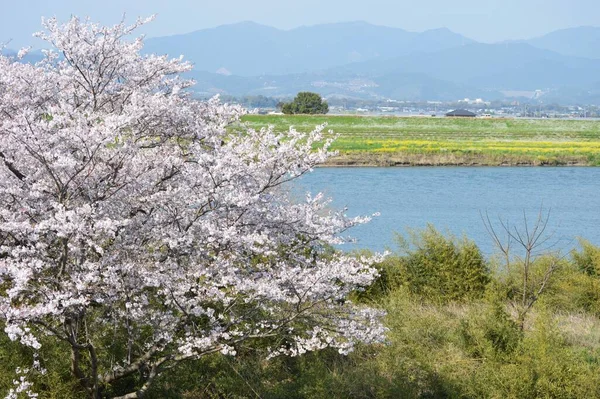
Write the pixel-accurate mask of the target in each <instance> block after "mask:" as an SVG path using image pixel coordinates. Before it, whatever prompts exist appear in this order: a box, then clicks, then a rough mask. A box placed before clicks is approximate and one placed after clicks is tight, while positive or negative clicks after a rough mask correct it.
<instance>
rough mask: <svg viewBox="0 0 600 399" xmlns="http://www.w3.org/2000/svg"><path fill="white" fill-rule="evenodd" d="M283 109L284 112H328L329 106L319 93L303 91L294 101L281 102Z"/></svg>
mask: <svg viewBox="0 0 600 399" xmlns="http://www.w3.org/2000/svg"><path fill="white" fill-rule="evenodd" d="M281 111H282V112H283V113H284V114H326V113H327V112H329V106H328V105H327V102H326V101H323V99H322V98H321V96H320V95H319V94H317V93H311V92H309V91H303V92H300V93H298V94H297V95H296V97H294V99H293V100H292V102H289V103H284V104H281Z"/></svg>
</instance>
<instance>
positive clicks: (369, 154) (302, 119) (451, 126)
mask: <svg viewBox="0 0 600 399" xmlns="http://www.w3.org/2000/svg"><path fill="white" fill-rule="evenodd" d="M243 120H244V122H245V123H246V124H247V125H248V126H249V127H252V128H259V127H262V126H266V125H273V126H274V127H275V130H276V131H285V130H287V129H289V126H290V125H292V126H294V127H295V128H296V129H297V130H299V131H310V130H311V129H313V128H314V127H315V125H320V124H322V123H327V128H328V129H331V130H332V131H333V132H334V133H335V134H336V135H338V138H337V139H336V140H335V142H334V144H333V146H332V149H333V150H337V151H339V156H338V157H335V158H331V159H330V160H329V161H328V164H329V165H363V166H364V165H372V166H394V165H488V166H499V165H589V166H592V165H593V166H596V165H600V121H596V120H560V119H535V120H534V119H510V118H486V119H483V118H477V119H471V118H468V119H463V118H431V117H390V116H341V115H340V116H331V115H328V116H323V115H321V116H316V115H247V116H245V117H244V119H243Z"/></svg>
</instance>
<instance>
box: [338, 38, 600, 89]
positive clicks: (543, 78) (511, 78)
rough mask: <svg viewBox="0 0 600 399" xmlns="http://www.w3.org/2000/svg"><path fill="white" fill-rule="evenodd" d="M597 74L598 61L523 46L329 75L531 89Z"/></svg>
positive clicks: (360, 66)
mask: <svg viewBox="0 0 600 399" xmlns="http://www.w3.org/2000/svg"><path fill="white" fill-rule="evenodd" d="M599 70H600V60H590V59H585V58H578V57H568V56H564V55H561V54H558V53H555V52H553V51H549V50H542V49H538V48H535V47H533V46H531V45H528V44H524V43H505V44H482V43H475V44H470V45H466V46H460V47H457V48H454V49H446V50H440V51H437V52H435V53H414V54H411V55H409V56H403V57H397V58H394V59H389V60H381V61H380V60H373V61H367V62H363V63H355V64H350V65H346V66H343V67H340V68H337V69H335V70H334V71H333V72H334V73H336V74H339V73H341V72H342V71H343V72H344V73H346V74H356V75H358V76H380V75H385V74H390V73H422V74H425V75H428V76H430V77H432V78H435V79H440V80H445V81H449V82H454V83H457V84H467V85H471V86H474V87H481V88H488V89H494V90H507V89H518V90H535V89H540V88H551V87H560V86H583V85H586V84H588V83H589V82H594V81H597V80H599V79H598V71H599Z"/></svg>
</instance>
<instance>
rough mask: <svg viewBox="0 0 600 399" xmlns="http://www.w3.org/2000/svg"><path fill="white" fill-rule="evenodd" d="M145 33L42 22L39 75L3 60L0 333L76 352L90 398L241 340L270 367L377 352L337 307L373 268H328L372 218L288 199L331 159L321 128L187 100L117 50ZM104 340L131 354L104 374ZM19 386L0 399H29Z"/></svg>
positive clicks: (180, 67)
mask: <svg viewBox="0 0 600 399" xmlns="http://www.w3.org/2000/svg"><path fill="white" fill-rule="evenodd" d="M145 22H147V21H146V20H138V21H137V22H136V23H135V24H133V25H132V26H126V25H125V24H124V23H121V24H118V25H115V26H113V27H104V26H100V25H97V24H94V23H91V22H90V21H87V20H86V21H81V20H79V19H77V18H72V19H71V20H69V21H68V22H67V23H66V24H63V25H61V24H59V23H58V21H57V20H56V19H54V18H51V19H47V20H45V21H44V28H45V31H44V32H41V33H39V34H38V37H40V38H41V39H44V40H46V41H47V42H49V43H50V45H51V46H52V47H53V49H52V50H49V51H47V52H46V53H45V54H46V57H45V58H44V60H42V61H41V62H39V63H38V64H36V65H31V64H25V63H20V62H18V61H16V60H14V59H9V58H7V57H4V56H1V55H0V285H1V286H2V287H4V288H3V289H2V290H1V291H0V317H1V318H2V319H3V321H4V322H5V325H6V329H5V332H6V334H8V335H9V337H10V338H11V339H13V340H18V341H19V342H21V343H22V344H23V345H27V346H30V347H32V348H34V349H39V348H40V340H39V337H40V336H42V335H50V336H53V337H55V338H56V339H57V340H62V341H64V342H66V343H68V344H69V345H70V346H71V350H73V351H74V352H76V353H77V352H81V353H85V354H86V355H85V356H82V359H86V360H85V361H88V362H92V364H91V365H79V364H77V363H75V364H74V365H73V370H74V372H75V373H85V372H88V370H97V375H95V376H91V377H92V378H88V379H80V380H81V381H83V382H82V384H83V385H84V388H85V389H86V390H87V391H88V392H90V395H92V394H93V393H94V392H98V389H99V385H102V384H104V385H107V384H111V383H112V382H114V381H116V380H118V379H119V378H121V377H123V376H125V375H127V373H128V372H130V369H131V368H135V367H138V368H141V367H143V366H144V367H146V368H147V369H151V370H156V372H159V371H160V370H161V366H162V365H163V363H165V362H171V363H175V362H177V361H180V360H184V359H189V358H197V357H200V356H203V355H205V354H207V353H214V352H221V353H224V354H227V355H232V356H235V355H236V349H235V348H236V345H238V344H239V343H240V342H242V341H245V340H250V339H266V340H269V339H274V338H273V337H285V339H286V342H287V344H286V346H285V347H277V348H275V349H273V350H272V353H274V354H288V355H299V354H302V353H304V352H306V351H310V350H317V349H321V348H324V347H326V346H333V347H336V348H338V349H339V350H340V351H341V352H344V353H346V352H348V351H350V350H351V349H352V347H353V345H354V343H355V342H358V341H361V342H382V340H383V336H384V332H385V331H384V329H383V327H382V326H381V324H380V317H381V314H380V313H379V312H376V311H372V310H369V309H363V308H360V307H357V306H355V305H353V304H352V303H351V302H349V301H348V300H347V299H346V298H347V296H348V294H349V293H350V292H351V291H353V290H355V289H359V288H361V287H366V286H368V285H369V284H371V282H372V281H373V279H374V278H376V277H377V273H376V271H375V269H374V268H372V267H371V264H372V263H373V262H374V261H376V260H377V259H378V258H364V257H362V258H355V257H352V256H348V255H344V254H340V253H333V254H329V255H327V256H324V252H325V250H324V248H325V246H326V245H328V244H336V243H342V242H343V241H344V239H343V238H341V237H342V236H341V233H344V232H345V231H346V230H347V229H348V228H350V227H352V226H354V225H357V224H360V223H365V222H367V221H368V220H369V219H370V218H369V217H365V218H347V217H346V216H345V215H344V210H341V211H334V210H331V209H330V201H329V200H328V199H327V198H324V197H323V195H322V194H317V195H314V196H312V195H308V196H307V197H306V198H305V199H304V200H301V199H296V198H294V197H292V196H291V195H290V194H288V193H287V191H286V184H287V183H288V182H289V181H292V180H293V179H295V178H297V177H298V176H301V175H303V174H305V173H307V172H310V171H311V170H312V169H313V168H314V167H315V166H316V165H318V164H319V163H322V162H323V161H325V160H326V159H327V158H328V157H329V156H331V153H330V152H329V151H328V147H329V145H330V143H331V139H324V135H323V131H324V128H325V126H317V127H316V128H315V130H314V131H312V132H310V133H301V132H298V131H296V130H295V129H293V128H291V129H290V130H289V131H288V132H285V133H277V132H275V131H274V130H273V128H272V127H269V128H264V129H261V130H253V129H248V128H246V127H245V126H244V125H243V124H241V123H240V116H241V115H242V114H243V113H244V111H243V110H242V109H241V108H240V107H237V106H230V105H224V104H221V103H220V102H219V100H218V98H213V99H211V100H210V101H207V102H200V101H196V100H194V99H193V98H191V96H190V94H189V91H187V90H186V89H187V88H188V87H190V85H192V84H193V82H191V81H189V80H186V79H184V78H182V77H181V74H182V73H184V72H186V71H189V70H190V68H191V65H190V64H189V63H187V62H185V61H183V60H182V59H181V58H178V59H169V58H168V57H167V56H157V55H142V54H141V53H140V51H141V49H142V46H143V40H142V39H141V38H139V39H135V40H130V39H128V37H130V34H131V33H132V31H134V30H135V28H137V27H138V26H139V25H141V24H143V23H145ZM58 54H60V56H58ZM317 143H322V144H323V145H321V146H318V147H319V148H320V149H318V150H313V147H316V146H317ZM83 325H85V326H86V328H83V327H82V326H83ZM106 338H110V339H106ZM111 340H112V341H113V342H115V345H119V344H123V343H127V342H134V343H135V345H134V349H133V350H131V351H123V352H124V353H125V352H126V353H127V356H126V357H124V358H122V359H115V361H114V362H112V363H111V364H115V366H114V368H113V369H104V368H103V367H105V366H103V365H104V364H107V363H101V362H98V361H97V359H96V356H97V357H98V358H101V357H102V356H105V355H106V354H105V349H106V348H103V347H102V344H101V342H109V341H111ZM38 365H39V363H38ZM40 370H41V367H40ZM149 378H150V377H149ZM15 381H17V382H18V387H16V388H14V389H13V391H11V392H12V393H9V397H11V396H10V395H13V396H14V395H16V394H17V393H18V392H27V391H29V390H30V388H31V386H30V385H28V384H29V383H27V382H26V380H25V379H23V380H20V379H18V380H15ZM86 381H97V383H95V384H92V383H89V382H86ZM149 382H151V381H148V383H149ZM147 385H148V384H145V385H144V386H147ZM32 395H33V393H32Z"/></svg>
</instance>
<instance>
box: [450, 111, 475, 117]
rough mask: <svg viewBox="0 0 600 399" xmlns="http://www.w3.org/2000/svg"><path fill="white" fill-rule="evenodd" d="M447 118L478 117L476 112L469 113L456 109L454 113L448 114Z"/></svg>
mask: <svg viewBox="0 0 600 399" xmlns="http://www.w3.org/2000/svg"><path fill="white" fill-rule="evenodd" d="M446 116H449V117H458V118H475V117H476V116H477V115H476V114H475V113H474V112H471V111H467V110H466V109H455V110H454V111H450V112H448V113H447V114H446Z"/></svg>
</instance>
